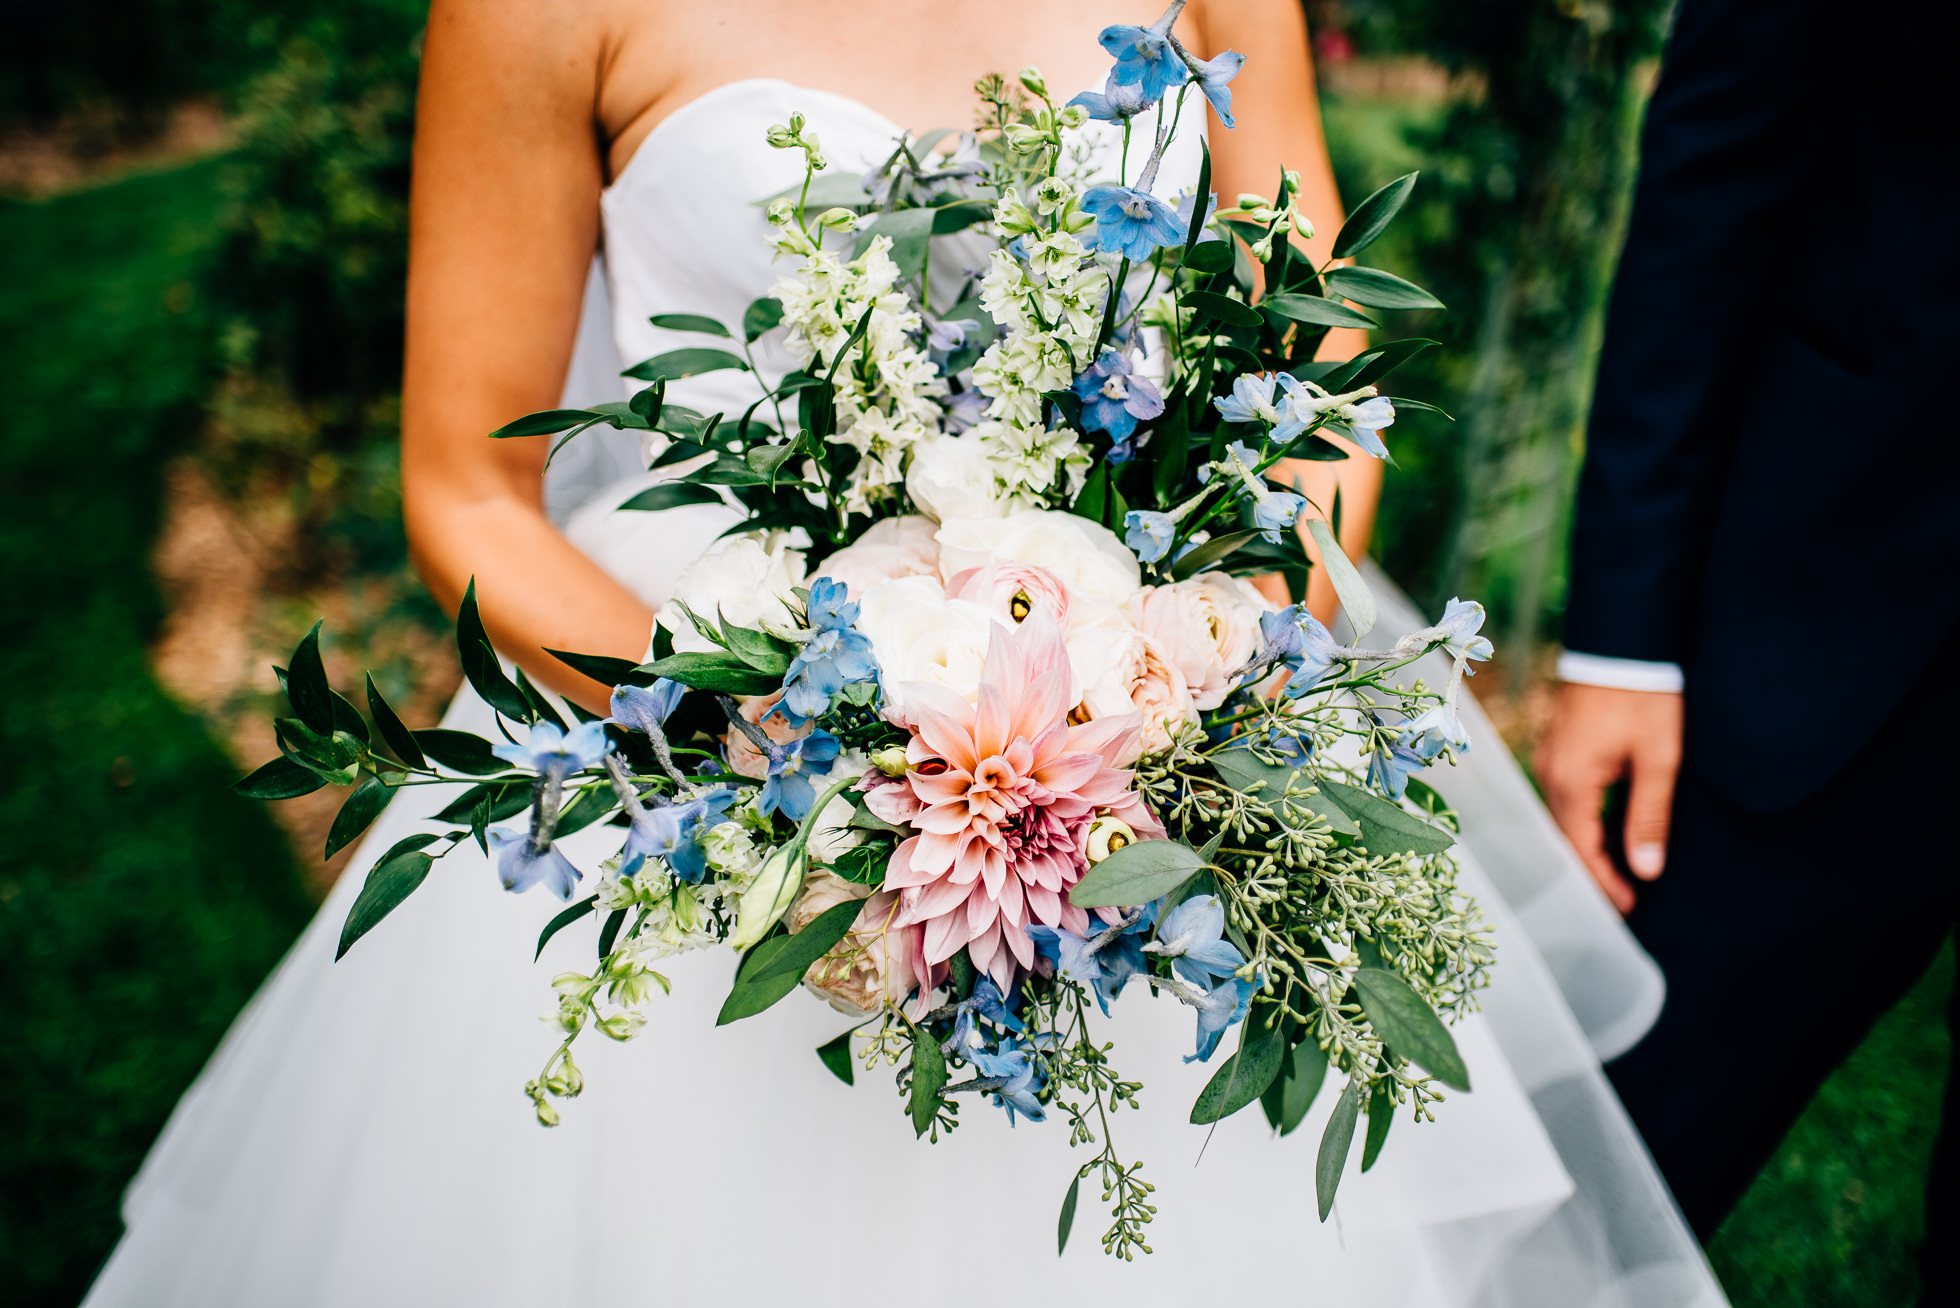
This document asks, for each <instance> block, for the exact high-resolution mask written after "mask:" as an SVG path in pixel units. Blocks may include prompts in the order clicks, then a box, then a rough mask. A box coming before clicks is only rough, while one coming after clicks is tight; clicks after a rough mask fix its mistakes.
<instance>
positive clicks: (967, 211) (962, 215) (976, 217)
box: [932, 200, 994, 236]
mask: <svg viewBox="0 0 1960 1308" xmlns="http://www.w3.org/2000/svg"><path fill="white" fill-rule="evenodd" d="M993 216H994V206H993V204H992V203H991V202H989V201H987V200H955V201H953V202H952V203H951V204H941V205H935V206H934V207H933V209H932V234H933V235H934V236H951V235H952V234H953V233H954V232H963V231H965V230H966V229H967V228H969V227H971V226H973V225H974V224H975V223H984V222H986V221H987V220H988V219H989V218H992V217H993Z"/></svg>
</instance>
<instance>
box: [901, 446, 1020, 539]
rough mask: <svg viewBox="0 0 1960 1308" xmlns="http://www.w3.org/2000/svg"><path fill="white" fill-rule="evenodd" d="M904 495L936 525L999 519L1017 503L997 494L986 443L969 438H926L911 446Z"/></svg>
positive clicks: (994, 476) (997, 486)
mask: <svg viewBox="0 0 1960 1308" xmlns="http://www.w3.org/2000/svg"><path fill="white" fill-rule="evenodd" d="M905 493H906V494H907V495H910V496H911V497H912V503H914V504H916V505H918V506H919V512H921V513H923V514H925V515H926V516H927V517H930V518H933V519H935V520H937V521H939V522H944V521H945V520H946V519H948V518H998V517H1001V516H1003V515H1005V514H1007V513H1008V512H1010V511H1012V510H1013V508H1014V507H1015V505H1016V501H1015V500H1014V499H1013V498H1012V497H1010V496H1007V495H1005V494H1004V493H1003V492H1002V491H1001V488H1000V479H999V478H998V477H997V476H996V475H995V474H994V465H993V462H992V460H990V459H989V458H988V457H987V449H986V445H985V444H984V443H983V442H981V441H978V440H974V439H972V438H971V437H965V438H963V437H959V436H930V437H927V438H926V439H925V440H922V441H920V442H918V443H917V444H916V445H914V446H913V447H912V467H911V469H910V471H908V472H907V473H906V474H905Z"/></svg>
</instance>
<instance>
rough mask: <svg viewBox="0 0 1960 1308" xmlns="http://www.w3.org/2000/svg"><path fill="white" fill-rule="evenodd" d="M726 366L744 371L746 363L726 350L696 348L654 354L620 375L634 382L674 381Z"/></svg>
mask: <svg viewBox="0 0 1960 1308" xmlns="http://www.w3.org/2000/svg"><path fill="white" fill-rule="evenodd" d="M730 368H733V369H735V370H736V371H737V372H747V371H748V370H749V365H748V364H746V363H744V362H743V361H742V360H741V358H740V357H738V356H736V355H733V354H730V353H729V352H728V351H727V350H714V349H708V348H706V347H696V348H693V349H687V350H669V351H667V353H665V354H656V355H655V356H654V357H653V358H651V359H648V360H647V361H646V362H644V363H636V364H634V365H633V366H632V367H630V368H628V369H627V370H626V371H625V372H623V373H621V374H620V375H621V376H622V377H632V378H634V379H635V380H638V381H677V380H679V379H680V378H682V377H698V376H700V375H701V374H702V373H704V372H724V371H726V370H728V369H730Z"/></svg>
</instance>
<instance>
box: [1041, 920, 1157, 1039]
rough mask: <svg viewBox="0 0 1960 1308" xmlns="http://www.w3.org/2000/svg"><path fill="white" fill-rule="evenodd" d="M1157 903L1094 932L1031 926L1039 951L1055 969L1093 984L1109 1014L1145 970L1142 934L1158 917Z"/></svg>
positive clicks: (1085, 982) (1101, 1003) (1079, 981)
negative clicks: (1112, 1001)
mask: <svg viewBox="0 0 1960 1308" xmlns="http://www.w3.org/2000/svg"><path fill="white" fill-rule="evenodd" d="M1156 917H1157V906H1156V905H1155V904H1147V905H1145V906H1144V907H1143V908H1142V909H1140V910H1138V911H1137V912H1136V914H1135V916H1134V917H1132V918H1128V919H1125V920H1124V921H1122V922H1118V923H1117V924H1115V925H1114V926H1109V927H1104V928H1103V929H1102V930H1100V931H1097V932H1095V933H1094V934H1093V935H1088V936H1079V935H1077V934H1075V932H1073V931H1070V930H1068V929H1067V928H1066V927H1050V926H1041V925H1039V924H1037V925H1034V926H1031V927H1029V928H1028V936H1029V937H1030V938H1031V939H1032V940H1033V941H1034V947H1035V952H1037V953H1039V954H1040V955H1042V956H1043V957H1044V958H1047V959H1048V960H1049V961H1051V962H1052V963H1054V964H1055V970H1056V971H1057V972H1058V973H1060V974H1061V975H1062V976H1063V977H1065V978H1066V979H1068V980H1070V981H1075V982H1078V983H1080V984H1082V985H1086V986H1091V987H1093V988H1094V989H1095V992H1096V1002H1097V1003H1098V1004H1100V1005H1101V1006H1102V1011H1103V1015H1104V1016H1105V1017H1107V1016H1108V1015H1109V1004H1110V1001H1111V1000H1113V999H1115V998H1117V997H1118V996H1120V995H1121V994H1122V993H1123V987H1124V986H1125V985H1127V984H1128V983H1129V980H1130V978H1131V977H1133V976H1135V975H1137V974H1138V973H1139V972H1142V971H1143V970H1144V960H1143V941H1142V938H1141V937H1142V936H1143V934H1144V933H1145V932H1147V931H1149V930H1150V926H1151V923H1153V922H1154V921H1155V920H1156Z"/></svg>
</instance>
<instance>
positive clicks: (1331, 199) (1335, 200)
mask: <svg viewBox="0 0 1960 1308" xmlns="http://www.w3.org/2000/svg"><path fill="white" fill-rule="evenodd" d="M1185 12H1186V14H1187V15H1188V16H1189V18H1190V20H1191V22H1192V25H1193V27H1194V28H1195V30H1194V31H1193V32H1192V34H1191V35H1192V36H1193V37H1195V38H1196V42H1197V43H1196V45H1194V47H1193V49H1194V52H1195V53H1197V54H1199V55H1201V56H1210V55H1216V54H1219V53H1220V52H1222V51H1225V50H1228V49H1230V50H1237V51H1239V52H1240V53H1241V54H1244V55H1247V56H1249V57H1248V58H1247V59H1246V61H1245V68H1244V71H1242V72H1241V73H1240V74H1239V75H1238V77H1237V78H1236V79H1234V80H1233V82H1232V115H1233V117H1234V118H1235V119H1237V121H1238V126H1237V127H1234V128H1233V129H1231V130H1230V131H1227V130H1225V128H1224V126H1223V125H1222V124H1220V123H1219V121H1218V118H1217V116H1216V115H1213V116H1212V118H1211V132H1210V140H1211V154H1212V190H1213V191H1215V192H1216V193H1217V194H1218V197H1219V199H1218V203H1219V206H1220V207H1221V208H1229V207H1230V206H1231V205H1232V204H1233V202H1234V201H1235V200H1236V198H1237V197H1238V196H1239V194H1240V193H1241V192H1246V191H1250V192H1253V193H1255V194H1259V195H1265V196H1268V197H1270V196H1271V195H1272V194H1273V192H1274V190H1275V189H1276V188H1277V186H1278V184H1279V173H1280V169H1281V168H1291V169H1293V170H1295V171H1296V172H1298V173H1299V174H1300V199H1301V206H1302V208H1303V209H1305V211H1306V213H1307V216H1308V217H1309V218H1311V219H1312V220H1313V224H1314V238H1313V239H1312V240H1311V241H1299V240H1296V241H1295V242H1294V244H1295V245H1296V246H1298V247H1299V248H1300V249H1301V250H1303V251H1304V252H1305V253H1306V254H1307V255H1308V257H1310V258H1312V259H1313V260H1314V262H1315V263H1316V264H1318V263H1322V262H1325V261H1326V259H1327V257H1328V255H1329V253H1330V252H1331V251H1332V250H1333V246H1334V235H1335V233H1336V231H1338V230H1339V228H1340V225H1341V218H1342V215H1343V210H1342V208H1341V196H1340V192H1339V190H1338V189H1337V188H1336V187H1335V185H1334V166H1333V164H1332V163H1331V162H1329V160H1328V158H1327V139H1326V137H1325V136H1324V135H1322V133H1321V127H1320V98H1319V96H1318V94H1317V93H1316V92H1315V90H1314V79H1313V62H1312V59H1311V58H1310V57H1309V53H1308V46H1307V24H1306V19H1305V18H1304V17H1303V15H1302V12H1301V8H1300V5H1299V3H1298V0H1195V2H1194V3H1193V4H1192V5H1191V6H1190V8H1189V9H1187V10H1186V11H1185ZM1179 30H1180V34H1182V32H1183V31H1184V28H1183V27H1182V26H1180V29H1179ZM1186 39H1187V40H1189V39H1190V38H1189V37H1187V38H1186ZM1367 345H1368V337H1367V334H1366V333H1365V332H1361V331H1356V330H1354V329H1351V328H1339V329H1336V330H1334V331H1330V332H1328V333H1327V339H1326V341H1325V342H1323V344H1322V345H1321V349H1320V357H1321V358H1323V359H1347V358H1352V357H1353V356H1354V355H1356V354H1359V353H1360V352H1361V351H1362V350H1364V349H1366V348H1367ZM1336 443H1337V444H1339V445H1341V446H1342V447H1343V448H1345V449H1346V450H1348V452H1349V455H1350V457H1349V458H1348V459H1347V460H1345V461H1344V462H1341V463H1315V462H1308V461H1305V460H1289V461H1287V462H1284V463H1280V464H1278V465H1276V466H1275V467H1274V469H1273V471H1274V474H1275V475H1276V476H1277V477H1278V479H1279V480H1281V481H1283V482H1291V483H1294V484H1297V485H1298V486H1299V487H1300V490H1301V493H1302V494H1304V495H1306V496H1307V498H1308V499H1311V500H1313V501H1314V502H1315V503H1316V504H1318V505H1320V507H1321V509H1322V510H1329V509H1331V508H1332V507H1333V499H1334V488H1335V486H1336V484H1337V483H1338V485H1339V486H1340V491H1341V545H1342V547H1343V548H1344V549H1345V550H1346V551H1347V553H1348V554H1349V555H1350V556H1351V557H1353V558H1357V559H1358V558H1360V557H1361V556H1362V555H1363V554H1365V553H1367V551H1368V537H1369V536H1370V535H1371V534H1372V533H1373V531H1374V527H1375V504H1376V501H1377V500H1378V499H1379V498H1380V497H1381V484H1382V465H1381V464H1380V463H1379V462H1378V461H1376V460H1374V459H1371V458H1369V457H1368V456H1367V455H1365V454H1362V453H1361V452H1360V450H1359V449H1358V448H1357V447H1356V446H1354V445H1352V444H1350V443H1349V442H1347V441H1341V440H1337V441H1336ZM1308 513H1309V514H1313V510H1311V509H1310V510H1308ZM1313 516H1319V515H1318V514H1314V515H1313ZM1301 536H1302V537H1303V538H1305V539H1306V545H1307V553H1308V555H1309V556H1311V557H1312V558H1313V559H1314V560H1315V562H1316V563H1318V561H1319V558H1320V550H1319V548H1318V547H1317V546H1315V545H1314V543H1313V541H1312V539H1311V538H1310V537H1307V534H1306V532H1305V531H1304V530H1303V531H1302V532H1301ZM1261 580H1262V582H1263V581H1267V580H1268V579H1265V578H1262V579H1261ZM1270 584H1271V585H1272V586H1273V587H1274V589H1272V590H1271V591H1269V593H1270V594H1272V595H1273V597H1274V598H1275V599H1284V587H1283V586H1282V585H1280V583H1279V579H1278V578H1277V577H1275V578H1271V579H1270ZM1261 588H1262V589H1266V587H1265V586H1262V587H1261ZM1307 603H1308V606H1309V607H1311V608H1312V609H1313V611H1314V613H1315V614H1316V615H1317V616H1319V617H1320V618H1322V619H1327V618H1329V617H1331V616H1332V615H1333V612H1334V610H1335V608H1336V607H1337V606H1338V602H1337V601H1336V599H1335V598H1334V588H1333V584H1332V583H1331V582H1329V581H1328V580H1327V572H1326V569H1324V568H1320V567H1316V568H1315V569H1314V570H1313V574H1312V580H1311V581H1310V583H1309V586H1308V592H1307Z"/></svg>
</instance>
